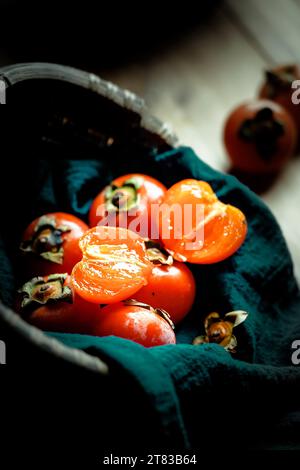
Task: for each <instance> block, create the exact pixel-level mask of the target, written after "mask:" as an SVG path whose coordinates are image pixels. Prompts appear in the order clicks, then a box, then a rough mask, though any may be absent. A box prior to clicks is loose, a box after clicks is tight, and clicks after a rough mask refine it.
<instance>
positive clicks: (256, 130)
mask: <svg viewBox="0 0 300 470" xmlns="http://www.w3.org/2000/svg"><path fill="white" fill-rule="evenodd" d="M283 134H284V125H283V123H282V122H281V121H279V120H277V119H276V118H275V116H274V113H273V111H272V110H271V109H270V108H268V107H265V108H263V109H260V110H259V111H258V112H257V113H256V115H255V116H254V117H253V118H252V119H246V120H245V121H244V122H243V123H242V125H241V127H240V129H239V137H240V138H241V139H242V140H245V141H247V142H253V143H254V145H255V147H256V150H257V153H258V154H259V156H260V157H261V158H262V159H263V160H264V161H266V162H270V161H272V157H273V156H274V155H275V154H276V152H277V148H278V139H279V138H280V137H281V136H283Z"/></svg>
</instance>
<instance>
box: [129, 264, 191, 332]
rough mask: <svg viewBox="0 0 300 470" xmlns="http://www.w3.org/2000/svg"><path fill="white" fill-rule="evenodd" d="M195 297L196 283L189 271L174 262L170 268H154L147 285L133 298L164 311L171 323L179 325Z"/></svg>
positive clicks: (164, 266)
mask: <svg viewBox="0 0 300 470" xmlns="http://www.w3.org/2000/svg"><path fill="white" fill-rule="evenodd" d="M195 295H196V283H195V279H194V276H193V274H192V272H191V270H190V269H189V268H188V267H187V266H186V265H185V264H184V263H179V262H178V261H174V262H173V264H172V265H171V266H168V265H163V264H160V265H157V266H154V268H153V270H152V273H151V275H150V277H149V279H148V284H147V285H146V286H144V287H142V288H141V289H140V290H139V291H138V292H137V293H136V294H134V298H135V299H136V300H139V301H140V302H144V303H145V304H149V305H151V307H154V308H162V309H164V310H166V311H167V312H168V313H169V315H170V317H171V320H172V321H173V323H175V324H177V323H179V322H180V321H181V320H182V319H183V318H184V317H185V316H186V315H187V314H188V312H189V311H190V310H191V308H192V306H193V303H194V300H195Z"/></svg>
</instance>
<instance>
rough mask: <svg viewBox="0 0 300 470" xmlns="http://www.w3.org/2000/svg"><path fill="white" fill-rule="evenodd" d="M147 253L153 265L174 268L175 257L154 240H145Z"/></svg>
mask: <svg viewBox="0 0 300 470" xmlns="http://www.w3.org/2000/svg"><path fill="white" fill-rule="evenodd" d="M145 247H146V253H147V256H148V258H149V260H150V261H151V262H152V263H153V264H166V265H168V266H172V264H173V257H172V256H171V255H170V254H169V253H168V252H167V251H166V250H165V249H164V248H163V247H162V245H161V243H159V242H158V241H154V240H145Z"/></svg>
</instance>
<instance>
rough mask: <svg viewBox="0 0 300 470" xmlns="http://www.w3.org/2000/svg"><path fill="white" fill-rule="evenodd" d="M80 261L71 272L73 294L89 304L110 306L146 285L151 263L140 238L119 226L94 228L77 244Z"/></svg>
mask: <svg viewBox="0 0 300 470" xmlns="http://www.w3.org/2000/svg"><path fill="white" fill-rule="evenodd" d="M79 246H80V248H81V250H82V255H83V257H82V260H81V261H80V262H79V263H77V264H76V265H75V267H74V269H73V271H72V275H71V278H72V285H73V287H74V289H75V291H76V292H77V293H78V294H79V295H80V296H81V297H83V298H84V299H85V300H88V301H89V302H95V303H100V304H110V303H114V302H118V301H121V300H124V299H127V298H128V297H131V296H133V295H134V294H135V292H137V291H138V290H139V289H140V288H141V287H143V286H144V285H145V284H147V279H148V278H149V276H150V274H151V271H152V264H151V262H150V260H149V259H148V257H147V254H146V248H145V244H144V241H143V239H142V238H141V237H139V235H137V234H136V233H134V232H131V231H130V230H127V229H126V228H121V227H104V226H103V227H102V226H98V227H94V228H92V229H90V230H89V231H87V232H86V233H85V234H84V235H83V237H81V239H80V241H79Z"/></svg>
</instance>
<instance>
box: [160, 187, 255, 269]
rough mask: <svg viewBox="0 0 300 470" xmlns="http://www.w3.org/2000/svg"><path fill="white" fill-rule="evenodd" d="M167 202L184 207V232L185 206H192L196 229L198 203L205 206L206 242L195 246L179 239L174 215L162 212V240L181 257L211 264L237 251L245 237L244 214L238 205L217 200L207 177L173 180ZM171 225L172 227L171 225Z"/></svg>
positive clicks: (183, 220)
mask: <svg viewBox="0 0 300 470" xmlns="http://www.w3.org/2000/svg"><path fill="white" fill-rule="evenodd" d="M164 203H165V204H166V205H167V207H168V206H172V205H173V204H179V205H180V207H181V208H182V213H183V216H182V233H184V224H185V216H184V207H185V205H186V204H190V205H191V207H192V208H193V213H192V223H191V225H192V227H193V230H194V231H196V226H197V225H196V224H197V223H196V221H197V218H196V207H197V206H196V205H197V204H199V205H201V207H203V211H204V214H203V215H204V219H203V220H202V221H201V226H202V227H204V228H203V230H204V244H203V246H202V245H201V243H200V242H199V244H198V243H197V244H196V245H195V246H194V247H193V248H194V249H190V247H189V246H188V245H187V240H186V239H184V238H180V239H176V232H175V230H174V217H172V214H171V217H170V218H168V217H167V216H165V215H164V213H163V212H162V213H161V224H160V230H161V240H162V242H163V244H164V247H165V248H166V249H167V250H168V251H169V252H170V253H171V255H172V256H173V257H174V258H175V259H176V260H178V261H188V262H189V263H195V264H211V263H217V262H219V261H222V260H224V259H226V258H228V257H229V256H231V255H232V254H233V253H235V252H236V251H237V250H238V249H239V248H240V246H241V245H242V243H243V242H244V240H245V237H246V234H247V223H246V218H245V215H244V214H243V213H242V212H241V211H240V210H239V209H237V208H236V207H234V206H231V205H229V204H223V203H222V202H221V201H219V200H218V198H217V196H216V195H215V193H214V192H213V190H212V188H211V186H210V185H209V184H208V183H206V182H205V181H198V180H193V179H186V180H182V181H179V182H178V183H176V184H174V185H173V186H172V187H171V188H170V189H169V190H168V191H167V193H166V196H165V199H164ZM169 226H170V229H168V227H169Z"/></svg>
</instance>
